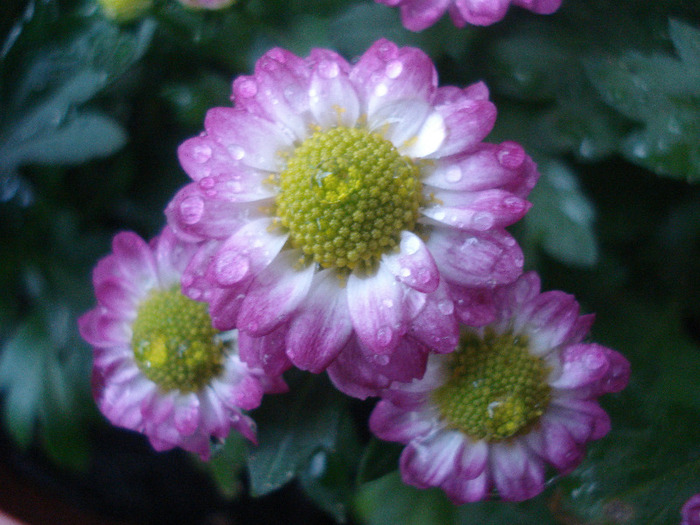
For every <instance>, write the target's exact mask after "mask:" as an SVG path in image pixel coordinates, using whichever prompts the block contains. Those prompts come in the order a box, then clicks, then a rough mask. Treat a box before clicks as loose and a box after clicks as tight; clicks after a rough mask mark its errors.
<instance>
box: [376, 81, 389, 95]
mask: <svg viewBox="0 0 700 525" xmlns="http://www.w3.org/2000/svg"><path fill="white" fill-rule="evenodd" d="M388 92H389V88H388V87H386V84H379V85H378V86H377V87H375V88H374V94H375V95H376V96H378V97H383V96H384V95H386V94H387V93H388Z"/></svg>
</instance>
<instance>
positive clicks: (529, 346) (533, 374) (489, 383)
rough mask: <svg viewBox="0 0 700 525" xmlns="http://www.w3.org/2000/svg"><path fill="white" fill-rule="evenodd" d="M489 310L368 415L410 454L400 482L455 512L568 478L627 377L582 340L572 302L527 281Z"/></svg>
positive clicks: (610, 357) (604, 424) (601, 431)
mask: <svg viewBox="0 0 700 525" xmlns="http://www.w3.org/2000/svg"><path fill="white" fill-rule="evenodd" d="M493 303H494V307H495V309H496V311H497V312H498V314H497V317H496V320H495V321H494V322H493V323H491V324H489V325H488V326H486V327H483V328H480V329H474V328H464V331H463V335H462V338H461V340H460V343H459V345H458V347H457V349H456V350H455V351H454V352H452V353H450V354H443V355H439V354H434V355H431V356H430V358H429V362H428V370H427V372H426V374H425V376H424V377H423V378H422V379H421V380H415V381H413V382H412V383H403V384H402V383H394V384H393V385H392V386H391V387H390V388H389V389H387V390H386V391H384V392H383V393H382V397H383V399H382V400H381V401H380V402H379V403H378V404H377V406H376V407H375V409H374V411H373V413H372V415H371V417H370V428H371V429H372V431H373V432H374V433H375V434H376V435H377V436H379V437H380V438H382V439H386V440H390V441H398V442H401V443H404V444H406V445H407V446H406V448H405V449H404V451H403V453H402V454H401V462H400V466H401V473H402V476H403V479H404V481H406V482H407V483H410V484H412V485H415V486H417V487H420V488H427V487H441V488H442V489H443V490H444V491H445V492H446V493H447V495H448V496H449V497H450V498H451V499H452V500H453V501H454V502H455V503H458V504H461V503H465V502H468V501H479V500H482V499H485V498H487V497H488V496H489V494H490V493H491V491H492V490H493V489H496V490H497V491H498V494H499V496H500V497H501V498H503V499H505V500H510V501H522V500H525V499H528V498H531V497H533V496H536V495H537V494H539V493H540V492H541V491H542V490H543V489H544V478H545V466H546V464H550V465H553V466H554V467H555V468H556V469H558V470H559V471H560V472H562V473H567V472H570V471H571V470H573V469H574V468H575V467H576V466H577V465H578V464H579V463H580V461H581V460H582V458H583V455H584V446H585V443H586V442H587V441H590V440H594V439H599V438H601V437H603V436H604V435H605V434H606V433H607V432H608V430H609V429H610V421H609V419H608V417H607V414H606V413H605V412H604V411H603V410H602V409H601V408H600V406H599V405H598V403H597V401H596V398H597V397H598V396H600V395H601V394H604V393H607V392H617V391H619V390H621V389H622V388H624V387H625V386H626V384H627V381H628V378H629V363H628V362H627V361H626V360H625V358H624V357H622V356H621V355H620V354H618V353H617V352H615V351H613V350H610V349H609V348H605V347H603V346H600V345H597V344H592V343H591V344H589V343H582V342H581V341H582V339H583V338H584V337H585V335H586V334H587V333H588V330H589V328H590V325H591V323H592V320H593V319H592V316H590V315H586V316H579V307H578V304H577V303H576V301H575V300H574V299H573V297H571V296H570V295H567V294H564V293H562V292H546V293H540V283H539V279H538V278H537V276H536V275H535V274H534V273H529V274H525V275H524V276H522V277H521V278H520V279H519V280H518V281H517V282H516V283H515V284H513V285H510V286H505V287H503V288H502V289H500V290H498V291H497V292H496V293H495V294H494V300H493Z"/></svg>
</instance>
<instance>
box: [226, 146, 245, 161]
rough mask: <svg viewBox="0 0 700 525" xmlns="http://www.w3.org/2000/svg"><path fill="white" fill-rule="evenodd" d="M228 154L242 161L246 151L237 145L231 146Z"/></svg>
mask: <svg viewBox="0 0 700 525" xmlns="http://www.w3.org/2000/svg"><path fill="white" fill-rule="evenodd" d="M227 149H228V152H229V154H230V155H231V157H233V158H234V159H235V160H241V159H242V158H243V157H244V156H245V150H244V149H243V148H242V147H240V146H239V145H237V144H234V145H233V146H229V147H228V148H227Z"/></svg>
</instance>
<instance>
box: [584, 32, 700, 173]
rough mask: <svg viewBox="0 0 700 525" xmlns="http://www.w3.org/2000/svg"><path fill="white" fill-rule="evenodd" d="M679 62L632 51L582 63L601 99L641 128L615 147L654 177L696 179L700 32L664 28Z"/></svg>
mask: <svg viewBox="0 0 700 525" xmlns="http://www.w3.org/2000/svg"><path fill="white" fill-rule="evenodd" d="M670 31H671V35H672V38H673V42H674V44H675V45H676V48H677V52H678V55H679V57H680V59H677V58H675V57H671V56H666V55H660V54H653V55H645V54H641V53H639V52H636V51H630V52H626V53H623V54H621V55H619V56H616V57H607V58H606V59H604V60H602V59H599V60H592V59H591V60H588V61H587V62H586V70H587V73H588V76H589V78H590V79H591V82H592V83H593V85H594V86H595V87H596V88H597V89H598V92H599V93H600V96H601V97H602V99H603V100H604V101H605V102H606V103H608V104H609V105H610V106H612V107H614V108H615V109H617V110H618V111H619V112H620V113H622V114H623V115H625V116H627V117H628V118H630V119H632V120H634V121H636V122H638V123H639V124H641V126H642V127H641V129H640V128H638V129H636V130H634V131H633V132H632V133H630V134H629V135H628V136H627V137H626V138H625V140H624V141H623V142H622V144H621V146H620V149H621V151H622V153H623V154H625V156H626V157H627V158H628V159H629V160H630V161H632V162H634V163H637V164H640V165H642V166H644V167H646V168H648V169H650V170H652V171H654V172H656V173H657V174H660V175H671V176H675V177H681V178H685V179H686V180H688V181H690V182H696V181H698V180H700V141H698V140H697V137H698V136H700V68H698V67H697V63H696V61H697V58H698V57H697V56H696V54H697V48H700V31H698V30H696V29H693V28H691V27H689V26H687V25H684V24H682V23H680V22H672V23H671V27H670Z"/></svg>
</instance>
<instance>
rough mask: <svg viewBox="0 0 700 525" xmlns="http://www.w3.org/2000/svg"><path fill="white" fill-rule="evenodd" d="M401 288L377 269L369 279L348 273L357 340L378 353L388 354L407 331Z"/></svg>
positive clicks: (348, 288) (381, 269) (390, 274)
mask: <svg viewBox="0 0 700 525" xmlns="http://www.w3.org/2000/svg"><path fill="white" fill-rule="evenodd" d="M402 288H403V285H402V284H401V283H399V282H398V281H397V280H396V278H395V277H394V275H393V274H392V273H391V272H389V271H388V270H387V269H385V268H384V266H383V265H380V266H379V269H378V270H377V273H376V275H374V276H372V277H357V276H356V275H355V274H350V277H349V278H348V283H347V288H346V289H347V297H348V309H349V310H350V317H351V319H352V324H353V327H354V328H355V332H356V333H357V335H358V337H359V338H360V340H361V341H362V342H363V343H364V344H365V345H367V346H368V347H369V348H370V349H371V350H372V351H374V352H375V353H377V354H389V353H391V352H392V351H393V350H394V349H395V348H396V345H397V344H398V343H399V340H400V339H401V336H402V335H403V334H404V333H405V332H406V326H405V323H404V313H405V312H404V305H403V289H402Z"/></svg>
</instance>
